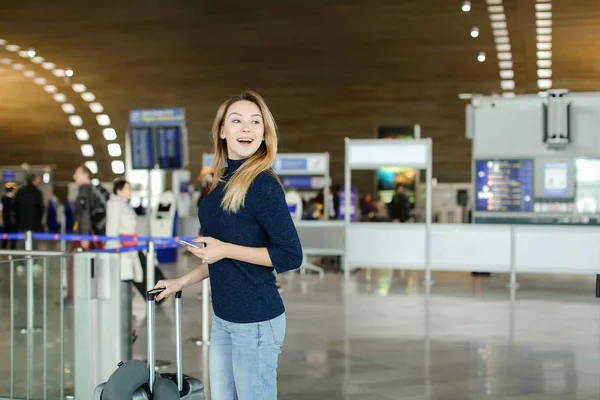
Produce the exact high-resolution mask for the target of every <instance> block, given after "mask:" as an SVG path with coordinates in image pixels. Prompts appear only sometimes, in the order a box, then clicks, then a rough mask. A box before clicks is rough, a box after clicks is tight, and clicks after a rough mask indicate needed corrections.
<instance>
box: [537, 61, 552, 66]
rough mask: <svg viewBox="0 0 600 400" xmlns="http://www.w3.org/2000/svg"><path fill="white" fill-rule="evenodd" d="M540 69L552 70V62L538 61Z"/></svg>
mask: <svg viewBox="0 0 600 400" xmlns="http://www.w3.org/2000/svg"><path fill="white" fill-rule="evenodd" d="M537 66H538V68H552V60H537Z"/></svg>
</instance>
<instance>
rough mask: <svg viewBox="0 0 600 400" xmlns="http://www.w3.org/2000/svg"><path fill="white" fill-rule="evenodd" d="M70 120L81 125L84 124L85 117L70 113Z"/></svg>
mask: <svg viewBox="0 0 600 400" xmlns="http://www.w3.org/2000/svg"><path fill="white" fill-rule="evenodd" d="M69 122H70V123H71V125H73V126H81V125H83V119H81V117H80V116H79V115H69Z"/></svg>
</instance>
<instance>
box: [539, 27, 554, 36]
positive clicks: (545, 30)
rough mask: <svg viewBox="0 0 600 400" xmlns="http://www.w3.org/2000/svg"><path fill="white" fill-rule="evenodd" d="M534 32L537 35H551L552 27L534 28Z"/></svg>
mask: <svg viewBox="0 0 600 400" xmlns="http://www.w3.org/2000/svg"><path fill="white" fill-rule="evenodd" d="M535 32H536V33H537V34H538V35H551V34H552V28H536V29H535Z"/></svg>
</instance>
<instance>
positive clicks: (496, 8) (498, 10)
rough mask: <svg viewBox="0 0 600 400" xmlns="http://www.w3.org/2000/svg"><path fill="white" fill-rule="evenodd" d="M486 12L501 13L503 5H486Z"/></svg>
mask: <svg viewBox="0 0 600 400" xmlns="http://www.w3.org/2000/svg"><path fill="white" fill-rule="evenodd" d="M488 12H489V13H490V14H494V13H503V12H504V6H489V7H488Z"/></svg>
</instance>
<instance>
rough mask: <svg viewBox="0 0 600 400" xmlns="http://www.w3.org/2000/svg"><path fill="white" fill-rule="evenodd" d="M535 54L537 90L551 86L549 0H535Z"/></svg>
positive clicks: (550, 14) (550, 17)
mask: <svg viewBox="0 0 600 400" xmlns="http://www.w3.org/2000/svg"><path fill="white" fill-rule="evenodd" d="M534 7H535V17H536V21H535V26H536V37H535V39H536V43H535V47H536V50H537V51H536V56H537V67H538V69H537V77H538V81H537V85H538V89H539V90H544V91H545V90H548V89H551V88H552V3H551V1H550V0H536V3H535V5H534Z"/></svg>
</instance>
